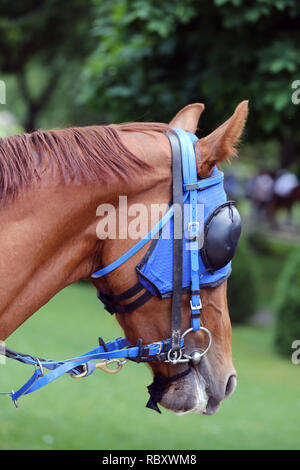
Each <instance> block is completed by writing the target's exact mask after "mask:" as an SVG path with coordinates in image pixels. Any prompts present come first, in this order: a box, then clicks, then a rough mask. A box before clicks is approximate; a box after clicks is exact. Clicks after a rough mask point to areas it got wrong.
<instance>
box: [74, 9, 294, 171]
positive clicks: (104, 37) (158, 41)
mask: <svg viewBox="0 0 300 470" xmlns="http://www.w3.org/2000/svg"><path fill="white" fill-rule="evenodd" d="M95 3H96V4H97V5H98V7H97V10H96V20H95V28H94V30H93V34H94V36H95V37H96V38H97V39H98V40H97V47H96V48H95V50H94V52H93V53H92V54H91V56H90V59H89V62H88V66H87V68H86V70H85V81H86V86H85V88H84V92H83V93H82V100H83V101H85V102H89V103H92V104H93V106H96V107H101V108H103V109H105V110H106V113H107V118H108V119H109V120H112V121H123V120H125V121H126V120H128V119H129V118H130V119H132V118H133V119H136V120H142V119H146V120H152V119H153V120H164V121H166V120H168V119H169V118H170V117H171V116H172V114H173V113H175V112H177V111H178V109H179V108H180V107H181V106H184V105H186V104H188V103H191V102H195V101H200V100H203V101H204V102H205V104H206V109H207V111H206V116H205V119H203V122H204V123H205V124H204V126H205V131H206V132H207V131H211V130H212V129H213V128H214V127H215V126H216V124H218V123H220V122H221V121H223V120H224V119H227V117H228V116H229V115H230V113H231V111H232V109H233V108H234V107H235V106H236V104H237V103H238V102H239V101H242V100H244V99H247V98H248V99H249V100H250V112H251V114H250V119H249V122H248V125H247V133H248V137H249V139H250V140H251V141H252V142H254V141H258V140H264V139H266V138H269V139H270V138H272V139H276V140H278V141H279V142H280V143H281V155H280V158H281V165H282V166H288V165H289V164H290V163H291V162H292V161H294V160H295V152H296V151H299V144H300V133H299V119H298V120H297V118H296V117H297V116H298V117H299V114H300V113H299V111H300V104H299V105H296V104H293V103H292V99H291V98H292V95H293V93H295V92H296V93H297V91H295V89H293V88H292V84H293V83H294V81H295V80H297V79H298V80H300V46H299V45H300V28H299V16H300V3H299V1H298V0H258V1H256V2H245V1H242V0H213V1H212V0H202V1H201V2H199V0H164V2H161V1H159V0H110V2H105V1H102V0H95ZM294 86H295V84H294ZM201 126H202V125H201ZM298 165H299V164H298Z"/></svg>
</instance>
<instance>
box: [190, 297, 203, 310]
mask: <svg viewBox="0 0 300 470" xmlns="http://www.w3.org/2000/svg"><path fill="white" fill-rule="evenodd" d="M190 306H191V310H192V311H194V310H201V308H202V302H201V299H200V303H199V305H193V304H192V301H191V300H190Z"/></svg>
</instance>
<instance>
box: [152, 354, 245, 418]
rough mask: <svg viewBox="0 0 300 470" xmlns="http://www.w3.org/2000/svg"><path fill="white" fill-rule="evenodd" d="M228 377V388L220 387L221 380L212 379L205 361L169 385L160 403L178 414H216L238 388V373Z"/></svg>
mask: <svg viewBox="0 0 300 470" xmlns="http://www.w3.org/2000/svg"><path fill="white" fill-rule="evenodd" d="M228 377H229V378H228V380H227V381H225V383H227V386H226V388H225V389H224V390H223V388H224V387H221V388H219V389H218V387H217V386H216V384H218V383H219V382H221V381H218V380H216V379H215V380H212V378H211V377H210V376H209V374H208V373H207V371H206V367H205V365H204V363H202V367H201V366H200V367H199V366H198V367H197V366H196V367H191V368H190V372H189V373H188V374H187V375H186V376H185V377H183V378H181V379H179V380H177V381H174V382H171V384H170V385H168V387H167V388H166V389H165V391H164V394H163V396H162V399H161V401H160V404H161V405H162V406H163V407H164V408H167V409H169V410H171V411H173V412H174V413H176V414H177V415H183V414H187V413H198V414H203V415H207V416H211V415H214V414H215V413H216V412H217V411H218V409H219V408H220V405H221V403H222V402H223V401H224V399H225V398H227V397H228V396H230V395H231V394H232V393H233V392H234V390H235V388H236V384H237V380H236V375H235V374H229V375H228Z"/></svg>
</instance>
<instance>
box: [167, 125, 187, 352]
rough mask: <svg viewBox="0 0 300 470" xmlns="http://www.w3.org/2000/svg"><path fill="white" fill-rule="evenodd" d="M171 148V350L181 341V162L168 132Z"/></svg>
mask: <svg viewBox="0 0 300 470" xmlns="http://www.w3.org/2000/svg"><path fill="white" fill-rule="evenodd" d="M168 137H169V141H170V144H171V149H172V171H173V204H174V205H175V210H174V218H173V221H174V234H173V236H174V239H173V296H172V333H171V347H172V350H173V351H174V352H175V351H179V350H180V341H181V305H182V213H183V189H182V167H181V165H182V163H181V149H180V142H179V140H178V138H177V136H176V134H172V133H169V134H168Z"/></svg>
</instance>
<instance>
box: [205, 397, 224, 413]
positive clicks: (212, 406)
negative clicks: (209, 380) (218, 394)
mask: <svg viewBox="0 0 300 470" xmlns="http://www.w3.org/2000/svg"><path fill="white" fill-rule="evenodd" d="M219 406H220V402H219V401H217V400H216V399H215V398H214V397H210V398H209V399H208V402H207V405H206V410H205V412H204V413H203V414H204V415H207V416H210V415H214V414H215V413H216V412H217V411H218V409H219Z"/></svg>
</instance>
